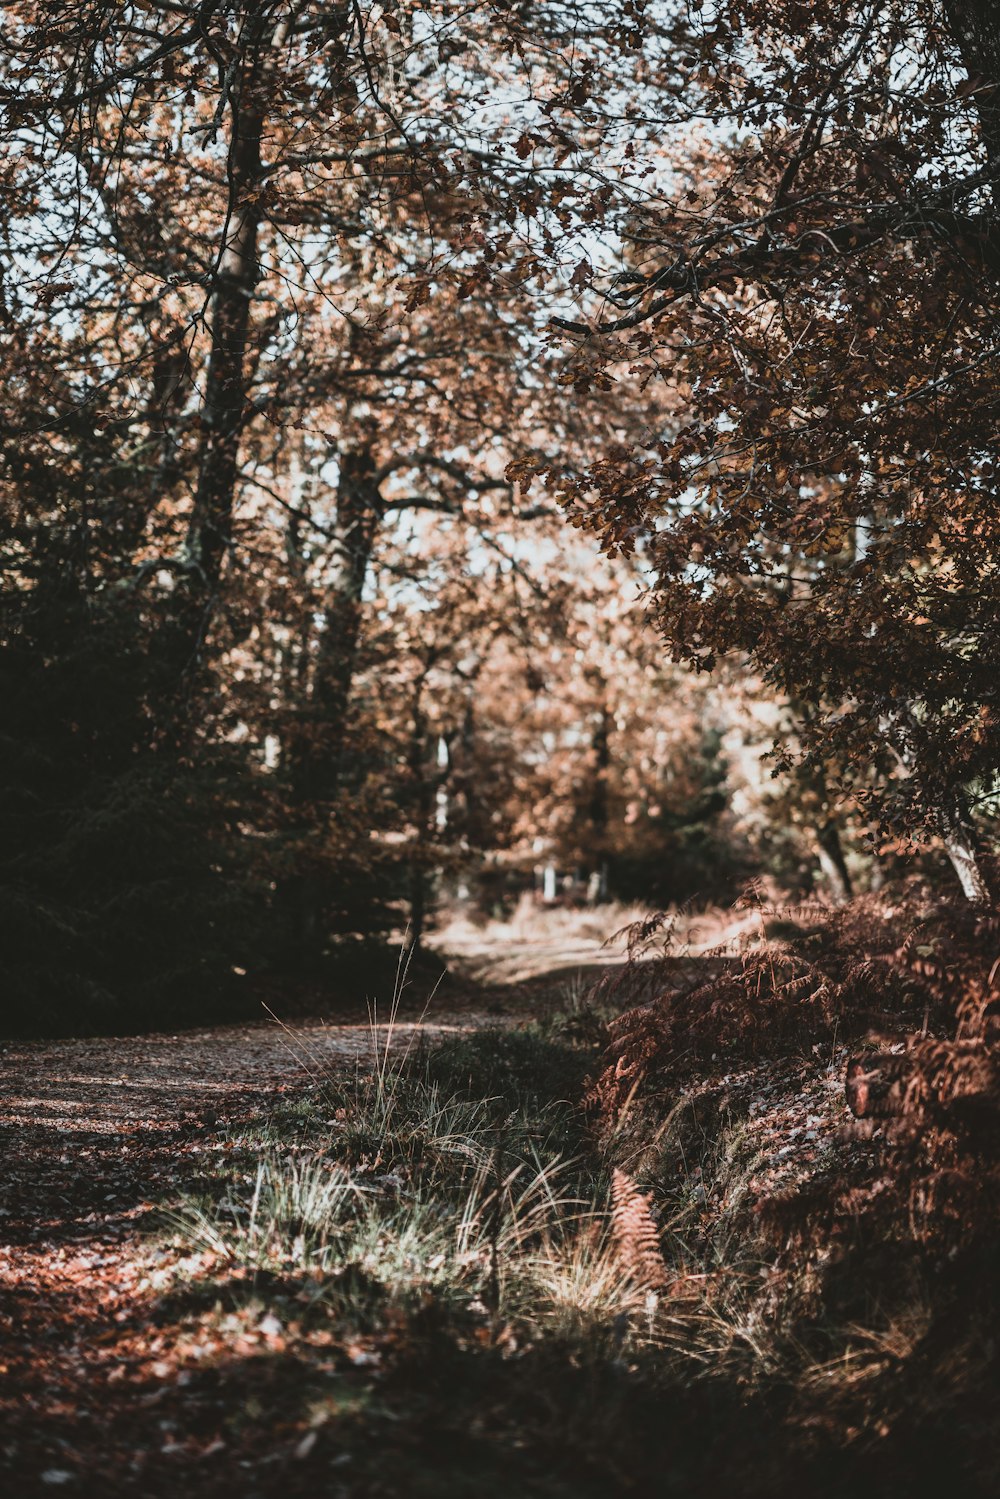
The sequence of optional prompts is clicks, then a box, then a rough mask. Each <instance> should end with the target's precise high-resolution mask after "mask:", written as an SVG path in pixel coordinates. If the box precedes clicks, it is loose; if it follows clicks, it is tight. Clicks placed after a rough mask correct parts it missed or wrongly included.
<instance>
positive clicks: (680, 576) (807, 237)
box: [552, 0, 1000, 899]
mask: <svg viewBox="0 0 1000 1499" xmlns="http://www.w3.org/2000/svg"><path fill="white" fill-rule="evenodd" d="M655 24H656V27H657V32H656V35H653V33H652V29H651V30H650V33H649V34H648V35H647V38H646V41H645V47H646V55H647V56H648V57H652V56H654V55H659V54H660V53H661V52H665V51H666V50H668V49H669V56H670V64H669V67H668V66H666V65H665V66H664V70H663V73H662V75H661V77H660V78H659V79H657V78H655V77H650V78H649V79H648V81H646V82H645V83H644V86H643V88H642V89H640V90H639V91H638V92H637V94H636V97H635V99H634V100H633V101H632V104H631V109H632V113H633V115H634V139H633V142H632V150H631V155H632V158H633V162H634V165H633V166H631V167H630V168H629V170H628V171H627V172H626V173H624V174H623V176H622V183H621V188H620V191H619V192H618V193H617V195H616V206H615V207H614V208H612V209H610V210H609V213H608V215H606V216H605V223H606V224H607V225H609V226H610V227H611V228H612V229H613V230H614V231H615V232H617V233H618V234H619V236H620V243H621V245H622V261H621V267H620V269H619V271H618V273H617V274H616V275H614V276H613V277H611V278H605V279H604V281H603V282H602V283H601V284H600V286H599V287H598V290H599V292H600V300H597V299H596V298H592V299H591V301H590V302H589V303H587V302H584V304H583V311H584V313H585V316H583V317H577V318H570V317H564V316H561V317H560V318H559V319H558V323H559V327H560V329H561V330H562V332H563V333H564V334H565V335H567V336H568V337H569V338H570V339H571V341H572V349H571V359H572V368H573V370H574V372H575V375H576V378H577V380H578V381H579V382H580V383H581V385H584V384H586V383H588V382H591V381H593V380H594V379H595V378H597V377H600V376H601V375H602V372H603V377H604V378H606V377H607V375H608V374H609V373H615V374H617V375H619V376H620V377H621V378H626V379H636V378H639V379H641V380H642V381H643V382H649V385H650V386H653V385H655V384H656V383H657V382H665V383H666V384H667V385H668V386H669V387H670V388H671V389H672V390H673V391H674V392H675V394H676V397H677V400H678V402H679V403H680V404H682V406H683V408H684V412H685V420H684V421H683V424H682V425H681V426H680V428H679V430H678V431H677V433H676V435H672V434H670V433H665V432H663V431H662V430H660V431H658V430H656V428H655V427H653V428H651V430H650V431H649V433H648V435H647V437H646V438H645V439H644V440H643V441H642V442H641V443H638V444H636V443H632V444H631V445H626V449H625V450H624V451H621V452H617V453H614V454H611V455H608V456H607V457H606V458H604V459H603V460H602V461H601V462H600V463H599V464H597V465H595V466H594V468H593V469H592V471H591V472H590V473H589V474H588V475H587V476H585V477H584V478H580V479H578V478H575V477H574V476H567V475H562V474H559V473H558V471H557V470H556V471H554V472H553V474H552V478H553V481H554V484H555V486H556V487H557V488H558V489H559V490H560V491H561V493H562V496H563V499H564V501H565V503H566V505H567V507H568V508H569V510H570V512H571V514H572V515H573V516H574V518H575V519H576V520H577V521H578V522H579V523H582V524H585V525H587V526H590V527H592V528H594V529H595V530H596V531H597V532H598V533H599V534H600V536H601V537H602V540H603V542H604V544H605V545H606V546H607V547H609V548H611V549H617V548H624V549H626V550H629V549H631V548H632V547H634V546H635V545H636V544H637V542H638V541H639V540H640V539H641V538H645V543H644V544H645V545H646V546H647V548H648V550H649V554H650V555H651V556H652V557H653V558H654V559H655V566H656V568H657V570H658V585H657V593H658V605H657V612H658V617H659V621H660V624H661V627H662V630H663V632H664V635H665V637H666V640H667V642H668V644H669V647H670V649H671V650H672V651H673V652H674V653H675V655H677V656H678V657H679V658H682V659H686V660H689V661H691V662H693V663H695V664H696V665H699V666H701V667H711V665H712V664H713V662H714V661H715V659H716V658H717V657H718V656H719V655H720V654H721V653H724V652H729V651H741V652H744V653H746V654H747V656H748V657H749V658H750V660H751V662H752V663H754V665H755V666H756V667H757V668H759V669H760V670H761V671H762V672H763V673H764V675H765V677H766V679H767V680H768V681H769V682H770V683H771V684H772V685H773V686H774V688H776V689H777V690H778V691H779V692H780V693H782V694H784V695H787V696H788V697H789V698H791V699H794V700H797V701H799V702H800V703H802V704H803V705H804V707H805V708H806V709H807V710H808V712H807V714H806V715H805V716H804V717H803V720H802V723H801V725H800V738H801V742H802V745H803V747H804V750H805V752H806V754H807V755H808V756H810V757H811V758H812V760H813V761H814V763H815V765H816V767H817V770H818V771H819V770H820V769H821V770H822V771H823V774H824V776H825V777H827V778H828V779H827V785H828V789H829V791H830V793H831V794H832V795H834V796H835V797H836V796H838V795H846V794H849V793H852V792H853V793H856V794H857V795H859V796H860V797H862V799H864V800H866V801H868V802H869V803H870V804H871V805H872V806H873V807H874V808H875V809H876V810H877V812H878V814H879V816H880V818H881V819H882V821H883V823H884V824H888V825H890V826H894V827H895V828H896V829H898V830H900V831H902V832H904V833H906V834H909V835H912V836H915V837H918V838H922V837H927V836H929V835H931V836H935V837H937V838H938V839H940V840H941V841H942V842H943V844H944V846H945V847H946V849H947V851H948V853H949V855H950V857H951V859H952V862H953V864H954V866H955V869H956V872H957V874H958V876H959V878H960V880H961V882H962V886H963V888H964V890H965V892H966V894H967V895H969V897H970V898H972V899H982V898H984V897H985V896H986V895H987V893H988V892H987V874H986V870H985V868H984V866H983V864H982V861H981V859H980V856H979V852H978V850H977V848H976V832H975V828H974V818H973V814H974V812H975V811H976V809H977V808H987V809H988V808H989V807H990V806H991V805H992V802H991V798H992V795H993V791H994V788H995V785H996V779H997V772H998V768H1000V717H998V713H997V708H998V704H997V698H996V692H997V681H998V673H997V667H998V664H1000V663H998V659H997V638H998V636H997V628H996V626H997V618H998V606H1000V573H998V568H997V557H998V555H1000V548H998V542H1000V508H998V506H1000V490H998V474H1000V467H998V464H1000V459H998V453H997V446H996V431H997V421H998V416H1000V411H998V405H997V400H998V398H997V360H998V358H1000V323H998V312H1000V307H998V278H997V270H998V265H1000V261H998V258H997V249H998V244H1000V222H998V216H997V204H998V192H1000V187H998V182H997V172H998V170H1000V156H998V152H997V145H998V138H997V120H998V118H1000V115H998V105H997V100H998V98H1000V71H998V61H1000V53H998V50H997V47H998V34H1000V33H998V28H997V21H996V15H995V7H993V6H990V5H985V4H979V3H975V4H973V3H943V4H942V3H938V0H894V3H892V4H888V5H882V6H869V5H865V4H850V5H839V4H838V5H833V4H818V5H813V6H809V7H805V6H802V5H800V4H797V3H792V0H788V3H780V4H777V5H770V4H768V5H764V4H760V3H758V0H718V3H706V4H705V5H704V6H699V7H698V8H697V9H696V10H695V9H694V8H691V9H690V10H689V9H688V8H687V7H686V6H685V7H676V8H671V7H668V8H666V9H665V10H664V11H662V12H660V13H658V17H657V20H656V23H655ZM652 25H653V23H652V22H650V27H651V28H652ZM705 122H707V126H708V128H707V129H706V128H705ZM644 172H650V173H651V175H649V176H645V177H644V176H643V173H644ZM628 371H631V373H627V372H628Z"/></svg>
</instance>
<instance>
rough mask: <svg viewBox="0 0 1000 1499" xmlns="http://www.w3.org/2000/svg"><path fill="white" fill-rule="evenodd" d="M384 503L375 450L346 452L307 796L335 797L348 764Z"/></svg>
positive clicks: (304, 771)
mask: <svg viewBox="0 0 1000 1499" xmlns="http://www.w3.org/2000/svg"><path fill="white" fill-rule="evenodd" d="M381 520H382V501H381V496H380V494H379V489H378V483H377V479H376V475H375V465H374V462H373V460H372V456H371V452H370V451H369V450H368V449H367V448H365V449H362V450H361V451H359V452H350V453H344V454H343V455H342V456H341V459H340V474H339V477H338V479H337V517H336V523H335V526H334V547H335V555H334V558H333V563H332V568H331V577H330V581H329V585H328V594H327V605H326V608H325V610H324V627H323V631H322V633H321V635H320V637H319V644H318V649H317V659H316V670H315V676H314V681H313V693H312V697H313V707H314V710H315V719H316V723H317V727H321V730H322V731H321V732H320V733H318V734H317V736H316V739H315V743H314V744H311V745H307V746H306V747H305V752H304V755H303V756H302V757H301V764H300V776H299V789H300V792H301V794H302V795H304V796H307V797H327V798H332V797H333V796H334V794H335V793H336V790H337V786H338V783H339V780H340V776H341V771H342V768H343V751H344V740H345V734H346V728H347V713H348V708H349V706H350V699H351V688H352V686H353V683H354V673H355V670H356V668H357V655H358V644H359V641H360V638H361V622H362V617H363V605H364V589H365V581H366V579H367V577H368V567H369V563H370V562H371V556H372V550H373V548H374V544H375V538H376V535H377V533H378V527H379V524H380V522H381Z"/></svg>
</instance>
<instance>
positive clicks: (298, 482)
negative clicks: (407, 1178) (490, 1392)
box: [0, 0, 1000, 1031]
mask: <svg viewBox="0 0 1000 1499" xmlns="http://www.w3.org/2000/svg"><path fill="white" fill-rule="evenodd" d="M998 79H1000V36H998V31H997V27H996V24H995V17H994V16H993V12H992V8H991V7H990V6H989V5H987V4H985V3H974V0H947V3H940V4H939V3H930V0H926V3H925V0H914V3H909V0H899V3H893V4H892V5H888V6H876V7H869V6H865V5H861V4H859V5H850V6H847V7H844V6H827V5H812V6H803V5H801V4H796V3H792V0H781V3H778V4H769V5H767V6H763V5H758V4H756V3H753V0H725V3H722V0H720V3H716V4H704V5H702V4H687V3H678V4H675V3H671V0H663V3H661V4H655V5H646V4H643V3H642V0H623V3H622V4H621V5H617V4H616V5H611V6H607V5H599V6H598V5H588V4H586V3H582V0H566V3H563V0H548V3H545V4H535V5H528V4H524V5H512V6H503V7H500V8H494V7H492V6H490V5H470V6H460V7H459V6H452V5H450V4H447V3H445V4H440V5H438V4H431V5H428V6H420V7H411V6H409V5H406V4H399V5H396V4H392V3H388V0H387V3H385V4H381V5H378V4H376V5H371V6H367V5H360V4H356V3H354V0H350V3H335V4H333V3H331V4H326V3H323V4H319V3H309V0H303V3H290V0H217V3H216V0H204V3H200V4H197V5H196V4H193V3H186V0H163V3H153V0H149V3H145V0H143V3H138V0H137V3H129V4H126V5H115V6H106V5H102V4H91V3H80V0H50V3H45V4H28V3H17V4H13V5H10V6H7V7H6V8H5V13H4V18H3V31H2V56H0V133H2V141H3V152H2V162H0V171H2V175H3V182H2V189H3V205H4V206H3V212H2V217H0V236H2V242H3V243H2V252H3V253H2V261H3V280H2V284H0V318H2V322H3V350H2V356H0V357H2V374H0V378H2V382H3V392H4V401H3V418H2V424H0V504H2V512H3V522H4V523H3V531H2V539H0V548H2V560H3V579H4V583H3V597H2V614H0V621H2V632H3V648H2V652H0V682H2V701H3V704H4V714H3V731H2V736H0V780H2V786H3V791H2V798H3V799H2V807H0V819H2V828H3V836H2V848H3V852H2V854H0V889H2V895H0V926H2V944H3V952H4V969H5V986H4V992H5V999H4V1007H5V1019H4V1024H5V1026H6V1027H7V1028H8V1029H11V1028H12V1029H14V1030H20V1029H25V1028H26V1029H28V1030H32V1031H35V1030H38V1029H45V1028H48V1029H66V1028H67V1027H68V1028H70V1029H74V1028H75V1029H83V1030H93V1029H101V1028H112V1029H114V1028H121V1027H123V1026H124V1027H139V1028H142V1027H146V1026H150V1025H159V1024H161V1023H165V1024H166V1023H169V1024H172V1023H174V1022H175V1021H181V1020H194V1019H199V1018H207V1017H209V1016H215V1015H223V1014H227V1013H237V1012H238V1011H241V1010H242V1011H244V1012H245V1011H246V1010H247V1008H248V1006H253V1005H255V1004H256V1002H257V999H258V998H259V995H260V992H261V990H262V986H263V988H266V987H267V985H268V984H269V983H273V982H274V981H275V979H276V976H283V977H284V978H286V979H287V980H288V981H289V983H292V982H293V981H294V980H295V979H296V976H298V977H300V978H301V979H302V982H303V983H304V984H305V985H306V987H308V985H309V984H310V983H314V982H316V981H318V980H322V979H323V975H325V974H328V973H329V971H330V968H331V965H334V966H336V964H337V963H339V962H341V961H343V960H344V959H345V955H346V954H347V953H349V952H350V951H351V950H355V951H356V949H357V947H358V945H359V944H365V943H367V942H369V941H370V939H381V938H382V937H384V935H385V934H386V933H387V932H388V931H389V930H391V929H397V930H399V929H402V928H404V927H407V926H408V929H409V934H410V935H409V939H408V940H409V941H410V942H411V943H413V944H414V945H419V943H420V940H421V938H422V935H423V932H424V929H425V927H426V926H427V924H428V922H430V921H431V920H432V919H433V913H434V909H435V906H436V903H438V902H440V901H441V900H442V899H445V900H454V899H456V898H457V899H460V900H461V901H464V902H466V903H468V904H469V905H470V906H471V907H474V908H478V909H480V910H481V911H483V912H484V913H487V914H489V913H491V912H492V913H494V914H495V913H496V912H498V911H499V910H501V909H502V908H508V909H509V907H510V906H511V905H512V904H513V903H514V902H516V900H517V898H518V895H519V894H520V893H522V892H523V891H525V890H530V889H533V888H534V887H535V886H536V885H541V886H542V887H543V889H544V888H545V887H544V882H545V879H546V876H545V874H544V873H543V872H540V871H543V870H544V868H545V867H546V866H551V869H550V873H549V875H548V881H549V885H548V887H547V888H548V893H549V895H551V894H552V891H553V888H554V887H553V883H552V882H553V879H555V880H556V886H555V888H557V890H558V892H559V895H560V898H563V896H564V895H565V894H566V892H567V887H568V882H570V881H572V891H573V892H574V893H575V897H576V898H585V897H586V894H587V892H588V891H589V897H590V898H591V899H603V898H604V897H605V896H608V895H611V896H617V897H620V898H625V899H640V900H642V901H644V902H647V903H650V904H653V905H657V904H665V903H668V902H685V901H687V902H694V903H701V904H705V903H709V902H719V901H722V902H725V901H727V900H729V899H732V898H733V897H734V896H735V895H736V894H737V893H738V892H739V890H740V889H741V888H742V887H743V886H744V885H745V883H746V881H747V880H748V879H750V878H752V877H760V876H767V877H772V878H773V880H774V881H775V882H776V887H780V888H783V889H784V890H786V891H788V892H791V893H792V895H793V896H801V895H803V894H805V893H807V892H809V891H810V890H813V889H816V890H818V891H821V892H822V893H823V894H824V895H825V896H826V897H827V898H829V899H831V900H834V901H838V900H843V899H846V898H847V897H848V896H849V895H850V893H851V891H852V889H855V888H856V889H860V890H864V889H873V888H876V887H877V886H878V885H879V884H880V882H882V881H884V880H885V879H887V878H893V877H895V876H897V875H899V874H900V873H903V872H907V871H909V872H913V871H918V872H920V871H922V872H923V873H925V874H926V875H928V876H929V877H931V878H932V879H933V880H934V881H937V882H939V883H940V885H941V886H942V888H946V887H947V885H948V882H949V880H952V879H953V878H954V875H953V873H952V872H951V870H949V860H950V864H951V866H952V870H953V871H954V873H957V876H958V878H959V880H960V882H961V888H962V889H963V890H964V893H965V895H966V896H967V897H969V898H971V899H972V900H973V901H980V902H981V901H983V900H985V899H987V898H988V895H989V881H990V866H989V846H990V840H991V837H992V830H993V828H994V825H995V818H996V811H997V803H996V794H995V793H996V772H997V766H998V763H1000V762H998V749H1000V744H998V719H997V713H996V701H995V700H996V691H997V680H998V675H997V669H996V668H997V659H996V653H997V643H996V642H997V632H996V628H995V625H996V618H997V608H996V604H997V595H996V590H997V576H998V575H997V553H996V546H995V541H996V528H997V485H998V470H997V457H996V437H995V434H996V429H997V414H998V413H997V386H996V371H995V365H996V358H997V352H998V345H997V322H996V293H997V277H996V272H997V255H998V227H997V214H996V195H997V186H996V181H995V174H996V171H997V170H998V165H1000V133H998V128H1000V127H998V124H997V121H998V119H1000V105H998V103H997V100H998V97H1000V95H998V92H997V89H998V84H997V81H996V80H998ZM567 521H569V522H570V523H571V525H567ZM573 528H576V529H573ZM772 745H773V746H775V749H774V752H773V754H772ZM984 848H985V852H986V857H985V859H984V856H983V850H984Z"/></svg>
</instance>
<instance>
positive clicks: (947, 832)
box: [941, 813, 992, 905]
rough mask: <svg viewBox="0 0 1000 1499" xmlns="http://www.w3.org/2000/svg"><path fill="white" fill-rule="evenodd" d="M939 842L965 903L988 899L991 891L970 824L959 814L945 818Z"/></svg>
mask: <svg viewBox="0 0 1000 1499" xmlns="http://www.w3.org/2000/svg"><path fill="white" fill-rule="evenodd" d="M941 841H942V842H943V844H944V849H945V853H946V854H947V855H948V858H949V859H950V860H951V866H952V868H953V869H954V871H955V873H956V875H957V876H958V882H959V884H960V885H961V887H962V894H963V895H964V896H965V898H966V900H971V901H974V902H975V903H976V904H977V905H982V904H984V903H985V902H986V901H988V900H990V898H991V895H992V892H991V890H990V887H989V884H988V882H987V879H986V876H985V874H984V873H983V868H982V855H981V853H980V849H979V840H978V839H977V837H976V833H975V830H974V828H973V826H972V823H971V821H970V820H969V819H968V818H967V817H963V816H962V815H961V814H960V813H956V814H954V815H950V816H949V817H948V818H947V819H946V822H945V826H944V831H943V833H942V840H941Z"/></svg>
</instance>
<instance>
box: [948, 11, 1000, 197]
mask: <svg viewBox="0 0 1000 1499" xmlns="http://www.w3.org/2000/svg"><path fill="white" fill-rule="evenodd" d="M945 15H946V16H947V18H948V25H949V28H950V30H951V34H952V36H953V37H954V39H955V42H956V43H957V45H958V49H959V51H960V52H961V54H962V61H963V63H964V64H965V70H966V72H967V73H968V75H969V78H970V79H971V80H972V81H973V82H974V83H975V85H976V92H975V96H974V97H975V101H976V111H977V113H978V115H979V124H980V128H981V130H982V132H983V144H984V146H985V147H986V154H987V156H988V157H989V160H990V163H991V164H992V165H993V166H994V167H997V166H1000V6H998V5H997V3H996V0H945ZM993 193H994V198H996V196H997V184H996V182H994V188H993Z"/></svg>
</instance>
